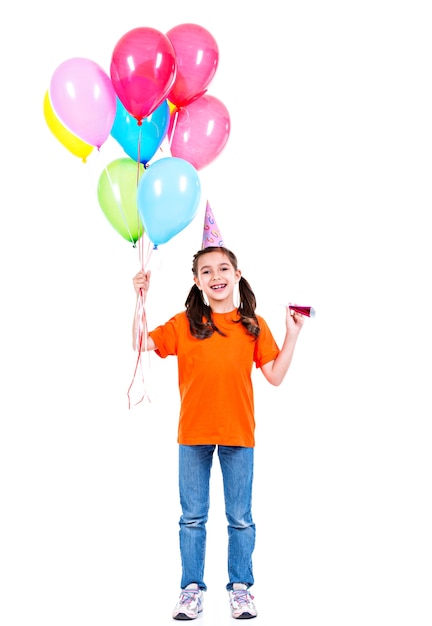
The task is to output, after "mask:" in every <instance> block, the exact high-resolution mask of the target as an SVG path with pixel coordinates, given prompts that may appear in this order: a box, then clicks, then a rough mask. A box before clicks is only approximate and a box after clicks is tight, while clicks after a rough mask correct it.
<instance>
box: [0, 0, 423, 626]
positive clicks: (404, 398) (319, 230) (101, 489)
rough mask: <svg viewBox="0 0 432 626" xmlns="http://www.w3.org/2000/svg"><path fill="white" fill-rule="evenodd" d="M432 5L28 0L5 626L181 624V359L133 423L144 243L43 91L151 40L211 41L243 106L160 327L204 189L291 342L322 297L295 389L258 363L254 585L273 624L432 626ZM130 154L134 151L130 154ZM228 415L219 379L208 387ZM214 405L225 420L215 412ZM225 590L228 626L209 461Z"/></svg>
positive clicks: (212, 546) (5, 355)
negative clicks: (54, 120)
mask: <svg viewBox="0 0 432 626" xmlns="http://www.w3.org/2000/svg"><path fill="white" fill-rule="evenodd" d="M428 8H429V6H428V2H426V1H423V2H421V1H417V0H410V2H403V1H400V2H397V1H396V2H390V1H388V2H387V1H384V0H374V1H368V0H363V1H362V2H343V1H339V2H338V1H337V0H333V1H328V2H326V1H317V0H311V1H310V2H297V3H294V2H289V3H288V4H287V3H280V2H276V1H275V0H269V1H268V2H265V3H261V2H255V1H253V2H248V3H246V2H240V1H239V2H237V3H235V2H227V1H225V0H223V1H221V2H218V3H211V4H210V3H205V2H202V1H200V2H199V1H198V0H197V1H194V0H183V1H182V2H173V1H172V0H166V1H165V2H160V3H144V2H135V0H130V1H129V2H126V3H120V2H113V1H112V0H105V1H104V2H100V1H99V0H93V1H92V2H83V1H82V0H78V1H77V2H75V3H72V4H70V5H60V4H58V3H55V2H50V1H48V0H41V2H36V3H31V2H29V0H27V1H26V2H24V4H23V3H21V4H16V5H13V6H12V5H11V6H10V7H9V8H8V12H7V15H6V13H5V14H4V17H3V18H2V20H1V26H0V28H1V39H0V45H1V55H2V70H1V77H2V101H1V142H2V144H1V145H2V165H1V171H2V203H1V204H2V208H1V215H2V218H1V229H0V238H1V239H0V254H1V276H2V290H1V291H2V307H1V327H0V330H1V337H0V339H1V342H0V346H1V348H0V351H1V352H0V353H1V360H2V381H3V383H2V391H1V408H0V410H1V432H0V463H1V475H0V479H1V493H0V503H1V517H0V524H1V533H0V541H1V554H0V573H1V584H0V587H1V593H0V595H1V601H0V614H1V615H0V621H1V623H2V624H3V625H4V626H23V625H24V624H26V625H28V624H36V623H38V624H39V623H44V625H45V626H51V625H53V626H54V625H55V626H59V624H61V625H62V626H68V625H72V624H74V625H75V624H82V625H83V626H89V625H92V626H93V625H103V626H110V625H116V626H118V625H119V624H126V623H127V624H131V625H138V624H157V625H159V624H165V623H166V624H168V623H172V619H171V611H172V608H173V606H174V604H175V601H176V599H177V596H178V593H179V583H180V563H179V555H178V517H179V513H180V511H179V505H178V496H177V444H176V430H177V412H178V395H177V380H176V363H175V360H174V359H173V360H170V359H167V360H165V361H161V360H159V359H157V357H155V356H154V357H153V358H152V359H151V360H150V362H149V363H147V370H148V371H147V372H146V378H147V380H148V382H149V386H150V396H151V403H148V402H144V403H141V404H139V405H138V406H134V407H132V408H131V409H129V407H128V398H127V391H128V388H129V385H130V383H131V381H132V378H133V373H134V368H135V358H136V357H135V354H134V353H133V351H132V348H131V324H132V318H133V313H134V307H135V295H134V293H133V289H132V282H131V280H132V277H133V275H134V274H135V272H136V271H137V270H138V269H139V265H140V264H139V258H138V250H137V249H136V248H133V246H132V245H130V244H128V242H126V241H125V240H124V239H123V238H121V236H120V235H119V234H118V233H117V232H116V231H115V230H114V229H113V228H112V226H111V225H110V224H109V222H108V221H107V220H106V218H105V216H104V215H103V213H102V211H101V209H100V207H99V205H98V201H97V195H96V186H97V181H98V178H99V175H100V174H101V172H102V170H103V168H104V167H105V166H106V165H107V163H108V162H109V161H110V160H111V158H112V155H114V158H120V157H121V156H125V155H124V153H123V151H122V149H121V148H120V147H119V146H117V145H116V144H114V145H113V143H112V142H110V141H107V143H106V145H104V146H102V148H101V150H100V152H99V153H98V154H97V155H96V156H95V155H92V157H95V158H92V157H91V158H90V159H89V162H88V163H86V164H83V163H81V161H80V160H79V159H78V158H76V157H74V156H73V155H72V154H70V153H69V152H68V151H67V150H66V149H65V148H64V147H63V146H62V145H61V144H60V143H59V142H58V141H57V140H56V138H55V137H54V136H53V135H52V134H51V132H50V130H49V129H48V127H47V125H46V123H45V120H44V117H43V106H42V104H43V97H44V94H45V92H46V90H47V89H48V87H49V82H50V80H51V77H52V74H53V72H54V71H55V69H56V68H57V66H58V65H59V64H60V63H62V62H63V61H65V60H66V59H69V58H72V57H78V56H80V57H85V58H88V59H92V60H93V61H95V62H97V63H99V64H100V65H101V66H102V67H103V68H104V69H105V70H106V71H107V72H109V64H110V60H111V54H112V51H113V49H114V46H115V44H116V43H117V41H118V40H119V39H120V37H121V36H123V34H125V33H126V32H128V31H129V30H131V29H132V28H136V27H138V26H150V27H153V28H156V29H158V30H160V31H162V32H167V31H168V30H169V29H170V28H172V27H173V26H176V25H178V24H182V23H188V22H191V23H196V24H199V25H201V26H204V27H205V28H207V29H208V30H209V31H210V32H211V33H212V34H213V36H214V37H215V39H216V41H217V43H218V46H219V51H220V58H219V66H218V70H217V73H216V75H215V78H214V79H213V81H212V83H211V84H210V86H209V90H208V93H209V94H212V95H214V96H216V97H218V98H219V99H220V100H222V102H223V103H224V104H225V106H226V107H227V109H228V111H229V113H230V116H231V134H230V138H229V141H228V144H227V146H226V148H225V149H224V151H223V152H222V153H221V155H220V156H219V157H218V158H217V159H216V160H215V161H214V162H213V163H211V164H210V165H209V166H208V167H207V168H205V169H204V170H202V171H201V172H200V173H199V175H200V180H201V183H202V190H203V195H202V202H201V206H200V209H199V213H198V215H197V217H196V219H195V220H194V221H193V222H192V223H191V224H190V225H189V226H188V227H187V228H186V229H185V230H184V231H182V232H181V233H180V234H178V235H177V236H176V237H174V238H173V239H172V240H171V241H170V242H168V243H167V244H165V245H163V246H161V247H160V248H159V250H158V256H157V258H155V255H153V256H152V259H153V260H154V272H153V282H152V288H151V292H150V295H149V298H148V315H149V323H150V325H155V324H157V323H161V322H163V321H165V320H166V319H167V318H168V316H170V315H172V314H173V313H175V312H177V311H179V310H181V309H182V308H183V305H184V300H185V298H186V295H187V292H188V290H189V287H190V284H191V272H190V268H191V261H192V255H193V254H194V252H196V250H197V249H199V248H200V246H201V235H202V222H203V216H204V205H205V200H206V199H208V200H209V201H210V204H211V206H212V208H213V211H214V213H215V216H216V219H217V222H218V225H219V227H220V229H221V231H222V234H223V236H224V239H225V242H226V245H228V247H230V248H232V249H233V250H234V251H235V252H236V254H237V256H238V258H239V262H240V267H241V269H242V270H243V274H244V275H245V277H246V278H247V279H248V281H249V282H250V283H251V284H252V287H253V289H254V291H255V293H256V296H257V300H258V312H259V313H261V314H263V315H264V316H265V317H266V319H267V320H268V322H269V324H270V326H271V328H272V330H273V332H274V334H275V337H276V338H277V339H278V341H281V340H282V337H283V333H284V322H283V318H284V312H283V309H282V308H281V306H280V304H281V303H286V302H289V301H294V302H299V303H301V304H309V305H313V306H314V307H315V308H316V310H317V316H316V318H315V319H311V320H307V323H306V324H305V327H304V329H303V331H302V334H301V336H300V338H299V342H298V345H297V351H296V354H295V358H294V361H293V364H292V368H291V370H290V372H289V374H288V376H287V378H286V380H285V381H284V384H283V385H282V386H281V387H279V388H272V387H270V386H269V385H268V384H267V383H266V382H265V380H264V378H263V377H262V375H261V374H260V372H256V376H255V374H254V376H255V382H256V387H255V389H256V418H257V432H256V436H257V447H256V479H255V492H254V515H255V521H256V524H257V548H256V553H255V562H254V566H255V578H256V584H255V587H254V593H255V595H256V602H257V607H258V610H259V613H260V614H259V617H258V620H259V621H261V622H263V623H264V624H266V625H267V624H277V623H280V624H282V623H283V624H290V625H293V626H294V625H295V626H299V625H305V626H306V625H307V626H309V625H312V624H313V625H316V624H327V623H332V624H333V626H337V625H344V626H346V625H349V626H356V625H357V624H358V625H360V624H362V625H363V624H366V623H367V624H374V625H375V624H376V625H378V624H379V625H380V626H381V625H382V624H392V625H394V624H398V625H399V624H400V625H408V624H416V626H423V625H424V626H430V624H431V623H432V622H431V620H432V609H431V604H430V593H431V583H432V576H431V562H432V542H431V532H430V529H431V527H432V515H431V475H432V468H431V427H430V421H431V416H432V412H431V401H430V388H431V369H430V353H431V330H430V321H429V316H430V310H431V307H430V305H431V280H430V270H431V260H432V259H431V253H430V248H431V245H430V233H431V226H430V211H431V167H432V122H431V119H432V87H431V77H432V63H431V59H432V39H431V36H430V33H431V19H430V15H429V12H428ZM111 151H112V152H111ZM208 395H209V404H211V398H212V390H211V389H209V390H208ZM203 410H206V407H203ZM208 531H209V540H208V544H209V545H208V558H207V570H206V579H207V584H208V587H209V591H208V592H207V596H206V600H205V603H206V607H205V612H204V614H203V616H202V617H201V618H200V620H201V622H202V623H203V624H204V623H205V624H208V625H210V624H218V626H220V625H221V624H222V623H224V620H225V623H226V622H228V623H230V621H231V618H230V616H229V611H228V600H227V597H226V592H225V590H224V589H225V584H226V582H227V580H226V566H225V562H226V521H225V518H224V513H223V502H222V498H221V485H220V476H219V467H218V465H217V462H216V463H215V466H214V480H213V481H212V502H211V510H210V521H209V525H208Z"/></svg>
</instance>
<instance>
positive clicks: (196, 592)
mask: <svg viewBox="0 0 432 626" xmlns="http://www.w3.org/2000/svg"><path fill="white" fill-rule="evenodd" d="M202 604H203V592H202V591H201V589H200V588H199V587H198V585H197V584H196V583H191V584H190V585H188V586H187V587H186V588H185V589H182V592H181V594H180V597H179V599H178V602H177V604H176V605H175V608H174V611H173V614H172V616H173V618H174V619H195V618H197V617H198V615H199V613H201V611H202V610H203V606H202Z"/></svg>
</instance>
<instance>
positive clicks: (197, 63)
mask: <svg viewBox="0 0 432 626" xmlns="http://www.w3.org/2000/svg"><path fill="white" fill-rule="evenodd" d="M167 37H168V38H169V40H170V41H171V43H172V45H173V47H174V50H175V54H176V59H177V74H176V78H175V81H174V84H173V86H172V88H171V91H170V92H169V94H168V100H169V101H170V102H172V103H173V104H175V105H176V106H178V107H182V106H185V105H187V104H190V103H191V102H193V100H196V99H197V98H200V97H201V96H202V95H204V94H205V92H206V91H207V87H208V85H209V84H210V81H211V80H212V79H213V76H214V75H215V73H216V70H217V66H218V63H219V48H218V45H217V43H216V40H215V38H214V37H213V35H212V34H211V33H209V31H208V30H206V29H205V28H203V27H202V26H198V25H197V24H179V25H178V26H175V27H174V28H171V30H169V31H168V32H167Z"/></svg>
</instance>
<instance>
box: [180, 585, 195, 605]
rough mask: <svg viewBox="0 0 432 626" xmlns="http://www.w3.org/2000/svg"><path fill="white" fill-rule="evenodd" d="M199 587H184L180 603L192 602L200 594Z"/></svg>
mask: <svg viewBox="0 0 432 626" xmlns="http://www.w3.org/2000/svg"><path fill="white" fill-rule="evenodd" d="M198 593H199V589H184V590H183V591H182V594H181V596H180V599H179V604H181V605H188V604H192V602H194V601H195V600H196V597H197V596H198Z"/></svg>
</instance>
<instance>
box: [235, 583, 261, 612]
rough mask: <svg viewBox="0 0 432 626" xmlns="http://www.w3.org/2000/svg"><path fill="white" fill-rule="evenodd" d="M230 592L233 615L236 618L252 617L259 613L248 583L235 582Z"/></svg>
mask: <svg viewBox="0 0 432 626" xmlns="http://www.w3.org/2000/svg"><path fill="white" fill-rule="evenodd" d="M228 593H229V599H230V604H231V615H232V616H233V617H234V618H235V619H251V618H252V617H256V616H257V615H258V613H257V610H256V608H255V605H254V603H253V602H252V600H253V599H254V597H253V595H252V594H250V593H249V591H248V587H247V585H245V584H244V583H234V584H233V588H232V590H231V591H229V592H228Z"/></svg>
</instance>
